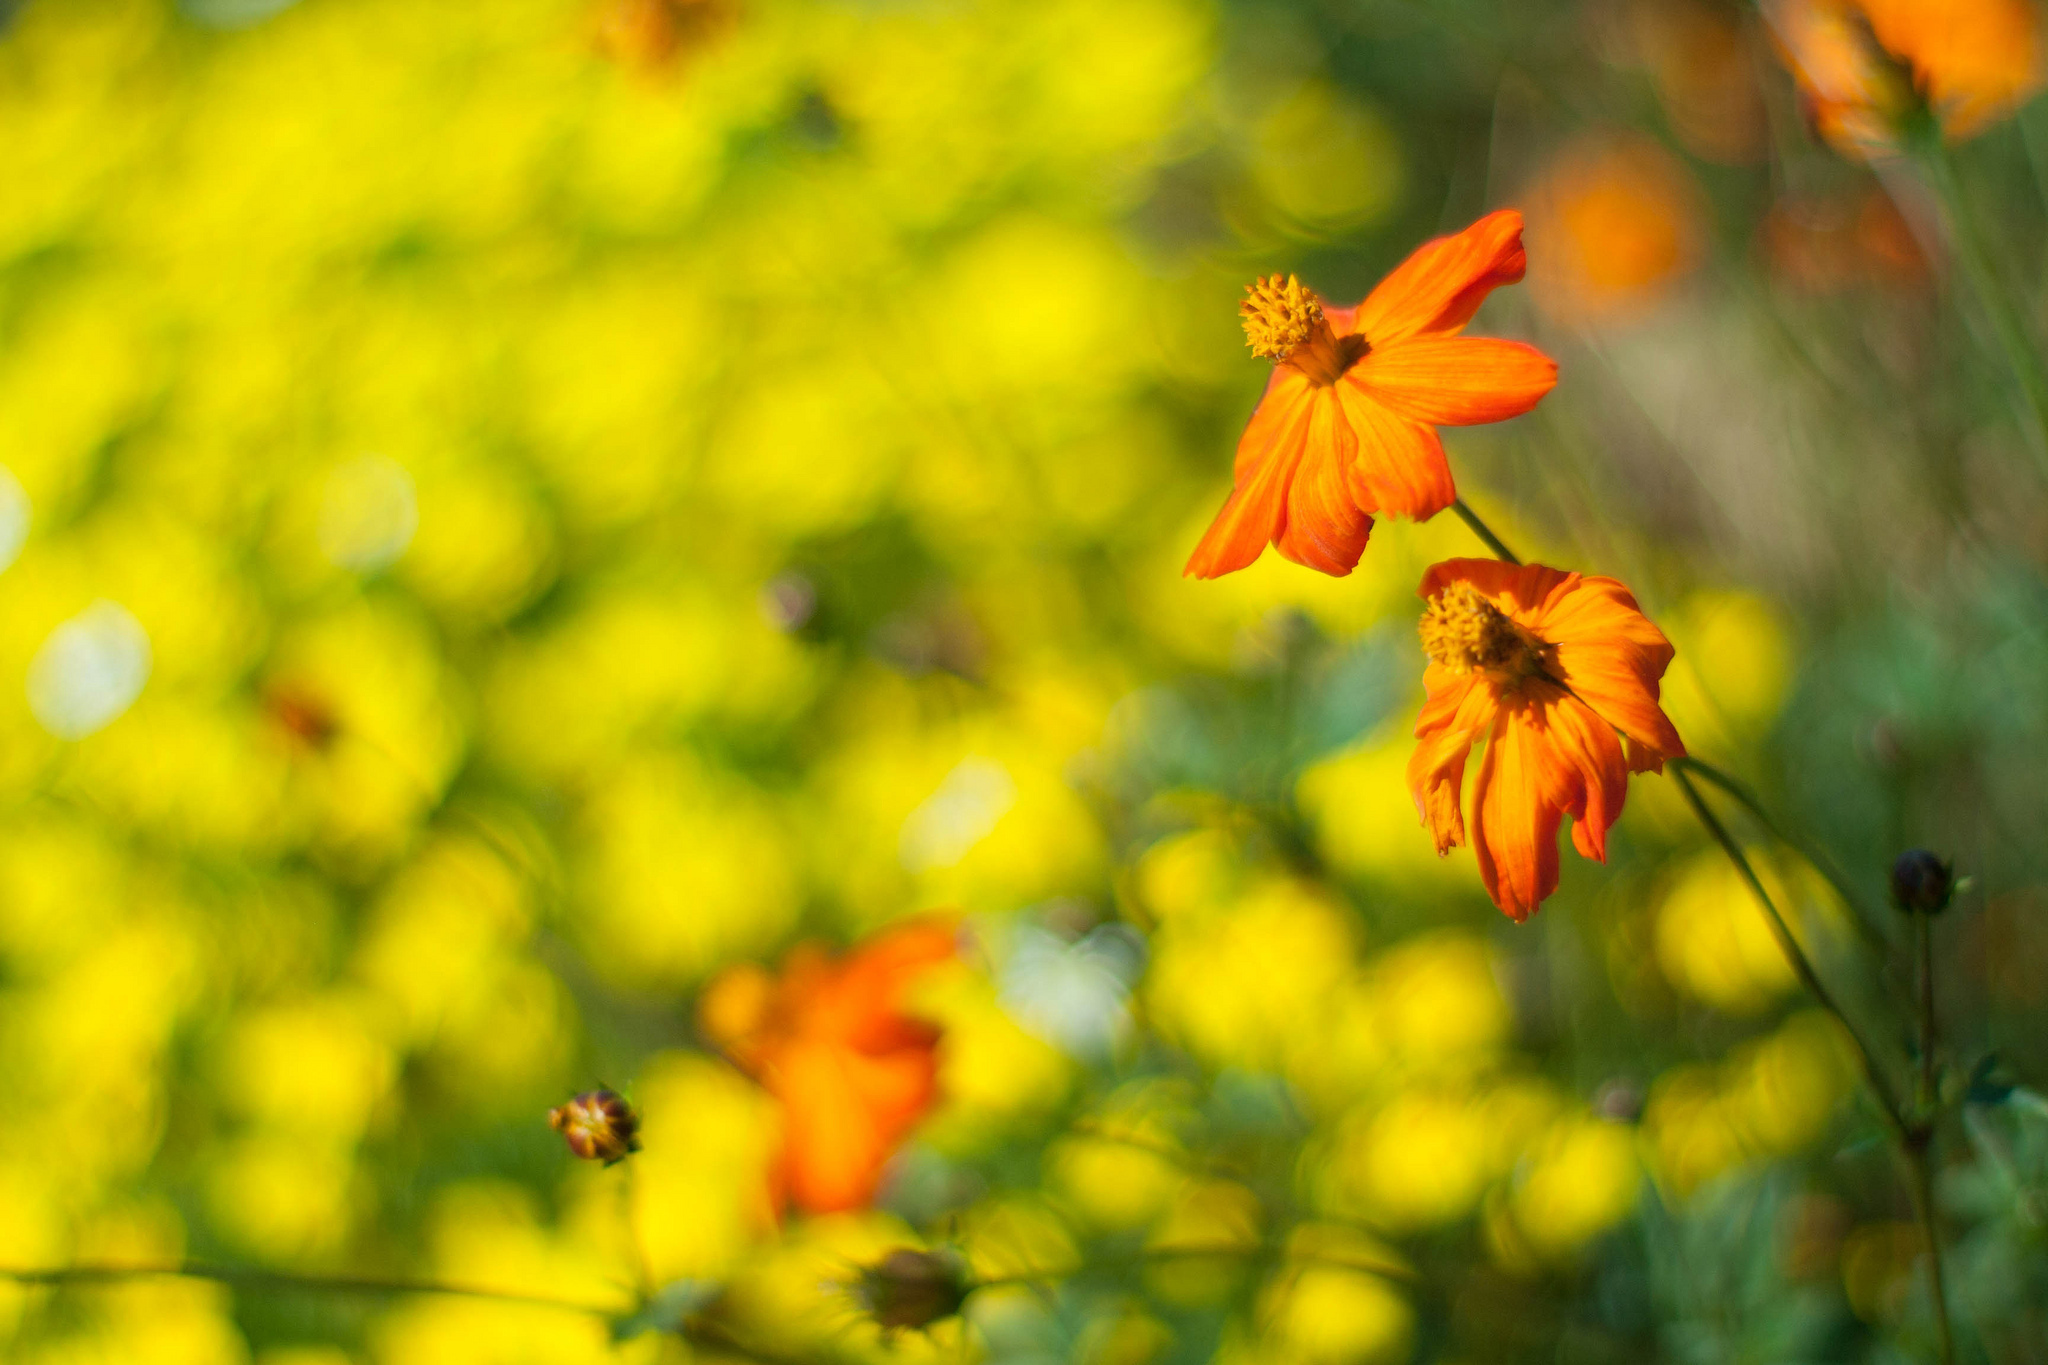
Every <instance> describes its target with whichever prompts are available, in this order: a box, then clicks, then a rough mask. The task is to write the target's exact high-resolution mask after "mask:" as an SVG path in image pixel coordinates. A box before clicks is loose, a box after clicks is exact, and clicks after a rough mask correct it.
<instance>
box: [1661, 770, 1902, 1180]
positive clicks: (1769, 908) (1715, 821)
mask: <svg viewBox="0 0 2048 1365" xmlns="http://www.w3.org/2000/svg"><path fill="white" fill-rule="evenodd" d="M1671 776H1672V778H1673V780H1675V781H1676V782H1677V783H1678V788H1679V790H1680V791H1682V792H1684V793H1685V799H1686V801H1687V803H1688V804H1690V805H1691V806H1692V810H1693V814H1694V815H1697V816H1698V817H1699V819H1700V823H1701V824H1703V825H1705V826H1706V827H1707V832H1708V833H1709V834H1712V835H1713V836H1714V840H1715V842H1716V843H1718V844H1720V845H1721V851H1722V852H1723V853H1725V854H1727V855H1728V860H1729V861H1730V862H1732V863H1734V864H1735V870H1736V871H1737V872H1739V873H1741V874H1742V880H1743V881H1745V882H1747V883H1748V884H1749V889H1750V893H1751V894H1752V895H1754V896H1755V897H1756V899H1757V903H1758V904H1759V905H1761V906H1762V907H1763V910H1764V918H1765V919H1766V920H1768V921H1769V923H1770V926H1771V935H1772V937H1774V938H1776V939H1777V940H1778V947H1779V948H1780V949H1781V950H1782V951H1783V952H1784V954H1785V960H1786V961H1787V962H1789V963H1791V964H1792V971H1793V973H1794V974H1795V975H1797V976H1798V978H1799V984H1801V985H1802V986H1804V987H1806V990H1807V993H1808V994H1810V995H1811V996H1813V998H1814V1000H1815V1001H1816V1002H1817V1003H1818V1004H1819V1005H1820V1007H1821V1008H1822V1009H1824V1010H1826V1011H1827V1012H1828V1013H1829V1014H1831V1015H1833V1016H1834V1017H1835V1022H1837V1023H1839V1024H1840V1025H1841V1026H1842V1028H1843V1030H1844V1031H1845V1032H1846V1033H1847V1034H1848V1035H1849V1039H1850V1041H1851V1042H1853V1043H1854V1044H1855V1045H1856V1055H1857V1056H1858V1058H1860V1059H1861V1060H1862V1063H1863V1078H1864V1080H1865V1081H1867V1082H1868V1083H1869V1085H1870V1089H1871V1092H1872V1093H1873V1094H1875V1095H1876V1096H1877V1099H1878V1105H1879V1107H1880V1108H1881V1109H1883V1110H1884V1116H1885V1120H1886V1122H1887V1123H1889V1124H1890V1126H1891V1128H1892V1131H1893V1133H1894V1134H1895V1135H1897V1136H1898V1137H1899V1138H1900V1139H1901V1140H1904V1138H1905V1136H1906V1130H1905V1122H1904V1120H1903V1119H1902V1118H1901V1117H1900V1114H1901V1110H1900V1108H1899V1099H1898V1096H1897V1095H1896V1094H1895V1093H1894V1092H1893V1090H1892V1084H1891V1082H1890V1081H1888V1080H1886V1079H1885V1075H1884V1071H1883V1069H1882V1068H1880V1067H1879V1066H1878V1064H1877V1056H1876V1054H1875V1053H1873V1052H1872V1051H1871V1050H1870V1044H1869V1043H1867V1042H1865V1041H1864V1038H1863V1034H1862V1031H1861V1030H1859V1029H1858V1028H1857V1027H1856V1025H1855V1024H1854V1023H1853V1022H1852V1021H1851V1020H1850V1018H1849V1016H1848V1014H1847V1013H1846V1012H1844V1010H1843V1009H1842V1007H1841V1005H1840V1004H1839V1003H1837V1001H1836V1000H1835V997H1834V993H1833V992H1831V991H1830V990H1828V988H1827V985H1826V983H1824V982H1823V981H1822V980H1821V979H1820V973H1818V972H1816V971H1815V970H1814V968H1813V963H1812V961H1811V960H1809V959H1808V958H1807V956H1806V950H1805V949H1804V948H1801V947H1800V946H1799V940H1798V939H1797V938H1795V937H1793V934H1792V927H1791V926H1790V925H1789V924H1787V923H1786V922H1785V917H1784V916H1783V915H1782V914H1780V913H1779V912H1778V907H1777V904H1776V902H1774V901H1772V899H1771V893H1770V892H1768V891H1766V890H1764V884H1763V882H1762V881H1761V880H1759V879H1758V877H1757V875H1756V869H1755V868H1753V867H1751V866H1750V865H1749V858H1748V856H1747V855H1745V854H1744V853H1743V851H1742V847H1741V845H1739V844H1737V843H1736V842H1735V838H1734V836H1733V835H1731V834H1729V833H1728V827H1727V826H1726V825H1724V824H1722V823H1721V817H1720V816H1718V815H1716V814H1714V811H1713V808H1712V807H1710V806H1708V805H1707V803H1706V801H1705V800H1704V799H1703V798H1702V797H1701V796H1700V793H1699V788H1697V787H1695V786H1693V784H1692V779H1691V778H1690V777H1688V776H1687V775H1686V771H1685V769H1684V768H1680V767H1676V766H1674V767H1673V769H1672V773H1671Z"/></svg>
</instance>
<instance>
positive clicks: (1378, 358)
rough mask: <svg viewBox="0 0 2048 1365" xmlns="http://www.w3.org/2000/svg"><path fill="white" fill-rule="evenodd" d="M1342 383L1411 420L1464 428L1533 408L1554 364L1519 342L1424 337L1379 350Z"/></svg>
mask: <svg viewBox="0 0 2048 1365" xmlns="http://www.w3.org/2000/svg"><path fill="white" fill-rule="evenodd" d="M1344 377H1345V378H1346V379H1347V380H1349V381H1351V382H1352V383H1355V384H1357V385H1359V386H1360V387H1361V388H1363V389H1364V390H1365V391H1366V392H1367V393H1369V394H1371V395H1372V396H1373V397H1374V398H1376V399H1378V400H1379V401H1380V402H1382V403H1384V404H1385V405H1386V406H1387V407H1389V408H1391V409H1393V411H1395V412H1396V413H1398V414H1400V415H1401V416H1403V417H1406V418H1408V419H1410V420H1411V421H1416V422H1428V423H1431V424H1433V425H1441V426H1454V427H1463V426H1474V425H1476V424H1478V423H1481V422H1499V421H1504V420H1506V419H1507V418H1510V417H1518V416H1520V415H1521V414H1522V413H1525V412H1527V411H1528V410H1529V409H1531V408H1533V407H1535V406H1536V404H1537V403H1538V402H1539V401H1541V399H1542V398H1543V395H1544V394H1546V393H1549V392H1550V390H1551V389H1552V388H1553V387H1555V385H1556V384H1557V362H1556V361H1554V360H1552V359H1551V358H1550V357H1549V356H1547V355H1545V354H1543V352H1541V351H1539V350H1537V349H1536V348H1535V347H1534V346H1528V345H1524V344H1523V343H1521V342H1519V341H1501V340H1499V339H1497V338H1494V337H1455V336H1453V337H1437V336H1427V337H1416V338H1414V339H1412V340H1408V341H1401V342H1396V343H1395V344H1393V345H1390V346H1374V347H1373V349H1372V350H1371V351H1370V352H1368V353H1367V354H1366V357H1365V359H1363V360H1361V361H1359V362H1358V364H1356V365H1354V366H1352V368H1351V370H1350V372H1349V373H1347V374H1346V375H1345V376H1344Z"/></svg>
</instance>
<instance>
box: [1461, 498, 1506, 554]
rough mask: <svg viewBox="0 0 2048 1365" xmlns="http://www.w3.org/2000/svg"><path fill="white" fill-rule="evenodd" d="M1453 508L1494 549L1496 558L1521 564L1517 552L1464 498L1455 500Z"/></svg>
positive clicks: (1476, 534) (1488, 546)
mask: <svg viewBox="0 0 2048 1365" xmlns="http://www.w3.org/2000/svg"><path fill="white" fill-rule="evenodd" d="M1451 510H1452V511H1453V512H1456V513H1457V514H1458V519H1459V520H1460V521H1462V522H1464V523H1465V524H1466V525H1467V526H1469V527H1471V528H1472V534H1473V535H1475V536H1478V537H1479V538H1480V539H1481V540H1483V541H1485V542H1486V548H1487V549H1489V550H1491V551H1493V555H1494V558H1496V559H1504V560H1506V561H1507V562H1508V563H1510V564H1520V563H1521V562H1522V561H1521V560H1519V559H1517V558H1515V552H1514V551H1513V550H1510V549H1509V548H1508V547H1507V545H1506V543H1505V542H1503V541H1502V540H1501V538H1500V537H1499V536H1497V535H1495V534H1494V533H1493V529H1492V528H1491V527H1489V526H1488V525H1487V524H1486V523H1485V522H1483V521H1481V520H1480V519H1479V514H1478V513H1477V512H1475V511H1473V510H1472V509H1471V508H1469V507H1467V506H1466V505H1465V500H1464V499H1463V498H1459V499H1458V500H1457V501H1455V502H1453V503H1452V504H1451Z"/></svg>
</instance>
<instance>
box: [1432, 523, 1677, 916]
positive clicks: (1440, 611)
mask: <svg viewBox="0 0 2048 1365" xmlns="http://www.w3.org/2000/svg"><path fill="white" fill-rule="evenodd" d="M1421 591H1422V596H1423V598H1424V600H1426V601H1427V602H1428V603H1429V608H1428V610H1427V611H1426V612H1425V613H1424V614H1423V618H1422V647H1423V649H1424V650H1425V651H1427V652H1428V654H1429V660H1430V662H1429V667H1428V669H1427V670H1426V671H1425V672H1424V673H1423V675H1422V677H1423V685H1424V686H1425V687H1426V688H1427V689H1428V693H1429V697H1428V700H1427V701H1426V702H1424V703H1423V707H1422V717H1421V719H1420V720H1418V721H1417V722H1416V724H1415V737H1416V739H1418V740H1420V741H1421V743H1420V744H1418V745H1417V746H1416V749H1415V754H1414V756H1413V757H1412V758H1410V759H1409V760H1408V786H1409V788H1410V789H1411V790H1412V791H1413V792H1414V793H1415V806H1416V809H1417V810H1419V811H1420V812H1421V813H1422V821H1423V823H1424V824H1426V825H1428V826H1429V828H1430V832H1431V833H1432V834H1434V835H1435V836H1436V849H1437V852H1438V853H1439V854H1443V853H1447V852H1449V851H1450V850H1451V849H1452V848H1454V847H1456V846H1457V845H1459V844H1462V843H1464V842H1465V841H1466V836H1465V821H1464V817H1463V816H1462V814H1461V813H1460V802H1461V798H1462V793H1463V788H1464V784H1465V760H1466V758H1467V757H1468V756H1469V755H1470V754H1471V751H1472V746H1473V744H1475V743H1476V742H1478V741H1479V740H1480V739H1481V738H1484V739H1485V740H1486V752H1485V754H1484V755H1482V756H1481V758H1480V760H1479V776H1478V777H1477V778H1476V779H1474V781H1473V784H1472V834H1471V843H1472V852H1473V854H1474V855H1475V856H1476V857H1477V858H1478V860H1479V877H1480V880H1481V881H1483V882H1485V883H1486V893H1487V894H1488V895H1489V896H1492V897H1493V903H1494V904H1495V905H1498V906H1499V907H1500V908H1501V909H1503V910H1505V911H1507V913H1508V914H1509V915H1511V916H1512V917H1514V918H1515V919H1517V920H1525V919H1527V918H1528V917H1529V916H1531V915H1533V914H1535V913H1536V909H1537V907H1538V906H1540V905H1541V904H1542V903H1543V898H1544V897H1545V896H1548V895H1549V894H1550V893H1551V892H1553V891H1555V890H1556V889H1557V826H1558V822H1559V820H1560V819H1562V818H1563V817H1564V816H1566V815H1569V816H1571V817H1572V847H1574V848H1576V849H1578V851H1579V852H1580V853H1581V854H1583V855H1585V856H1586V857H1588V858H1596V859H1599V860H1601V861H1603V862H1604V861H1606V858H1607V830H1608V828H1609V827H1610V826H1611V825H1613V823H1614V821H1615V818H1616V817H1617V816H1619V815H1620V814H1621V804H1622V801H1623V799H1624V798H1626V797H1627V795H1628V775H1629V774H1630V773H1632V772H1644V771H1661V770H1662V768H1663V765H1664V760H1665V759H1667V758H1682V757H1684V755H1685V745H1684V744H1682V743H1680V742H1679V738H1678V732H1677V731H1676V730H1674V729H1672V728H1671V721H1670V720H1669V719H1668V718H1667V717H1666V716H1665V715H1664V712H1663V709H1662V708H1661V707H1659V706H1658V705H1657V680H1658V679H1659V678H1661V677H1662V676H1663V675H1664V669H1665V668H1666V667H1667V666H1668V665H1669V664H1670V663H1671V657H1672V650H1671V644H1670V642H1669V641H1667V640H1666V639H1665V638H1664V635H1663V633H1662V632H1661V631H1659V630H1658V629H1657V628H1656V627H1655V626H1653V625H1651V624H1650V622H1649V620H1648V619H1647V618H1646V617H1644V615H1643V613H1642V611H1641V610H1640V609H1639V608H1638V607H1637V606H1636V599H1635V598H1634V597H1632V596H1631V595H1630V594H1629V591H1628V589H1627V588H1624V587H1623V586H1622V585H1621V584H1619V583H1617V582H1615V581H1614V580H1613V579H1611V578H1583V577H1581V576H1580V575H1578V574H1575V573H1565V572H1563V571H1562V570H1558V569H1548V568H1545V567H1543V566H1542V565H1540V564H1527V565H1514V564H1504V563H1501V562H1499V561H1498V560H1492V559H1453V560H1448V561H1446V562H1444V563H1442V564H1438V565H1435V566H1433V567H1432V568H1431V569H1430V570H1429V572H1428V573H1426V574H1424V575H1423V576H1422V589H1421ZM1617 732H1619V733H1618V734H1617Z"/></svg>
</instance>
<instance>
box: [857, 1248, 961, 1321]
mask: <svg viewBox="0 0 2048 1365" xmlns="http://www.w3.org/2000/svg"><path fill="white" fill-rule="evenodd" d="M973 1288H974V1284H973V1281H972V1280H970V1279H969V1277H968V1274H967V1267H966V1266H965V1265H964V1264H962V1263H961V1261H960V1258H959V1257H957V1256H951V1255H948V1254H946V1253H944V1252H939V1251H919V1250H917V1249H916V1248H915V1247H897V1248H896V1249H895V1250H893V1251H890V1252H888V1253H887V1254H885V1255H884V1256H883V1257H882V1259H881V1260H879V1261H876V1262H875V1263H874V1264H873V1265H864V1266H862V1267H860V1271H859V1278H858V1279H856V1280H855V1281H854V1282H853V1294H854V1298H855V1299H856V1300H858V1301H859V1303H860V1306H861V1307H862V1308H863V1309H864V1310H866V1312H867V1314H868V1316H870V1317H872V1318H873V1319H874V1320H875V1323H876V1325H877V1326H879V1327H880V1328H881V1329H882V1330H883V1331H884V1332H900V1331H902V1330H903V1329H904V1328H906V1327H907V1328H911V1329H914V1330H916V1329H923V1328H926V1327H930V1326H931V1325H932V1324H933V1323H936V1322H940V1321H942V1320H944V1319H946V1318H950V1317H952V1316H953V1315H954V1314H955V1313H958V1312H959V1311H960V1306H961V1305H962V1304H963V1303H965V1302H967V1295H968V1294H969V1293H970V1292H971V1291H972V1290H973Z"/></svg>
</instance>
